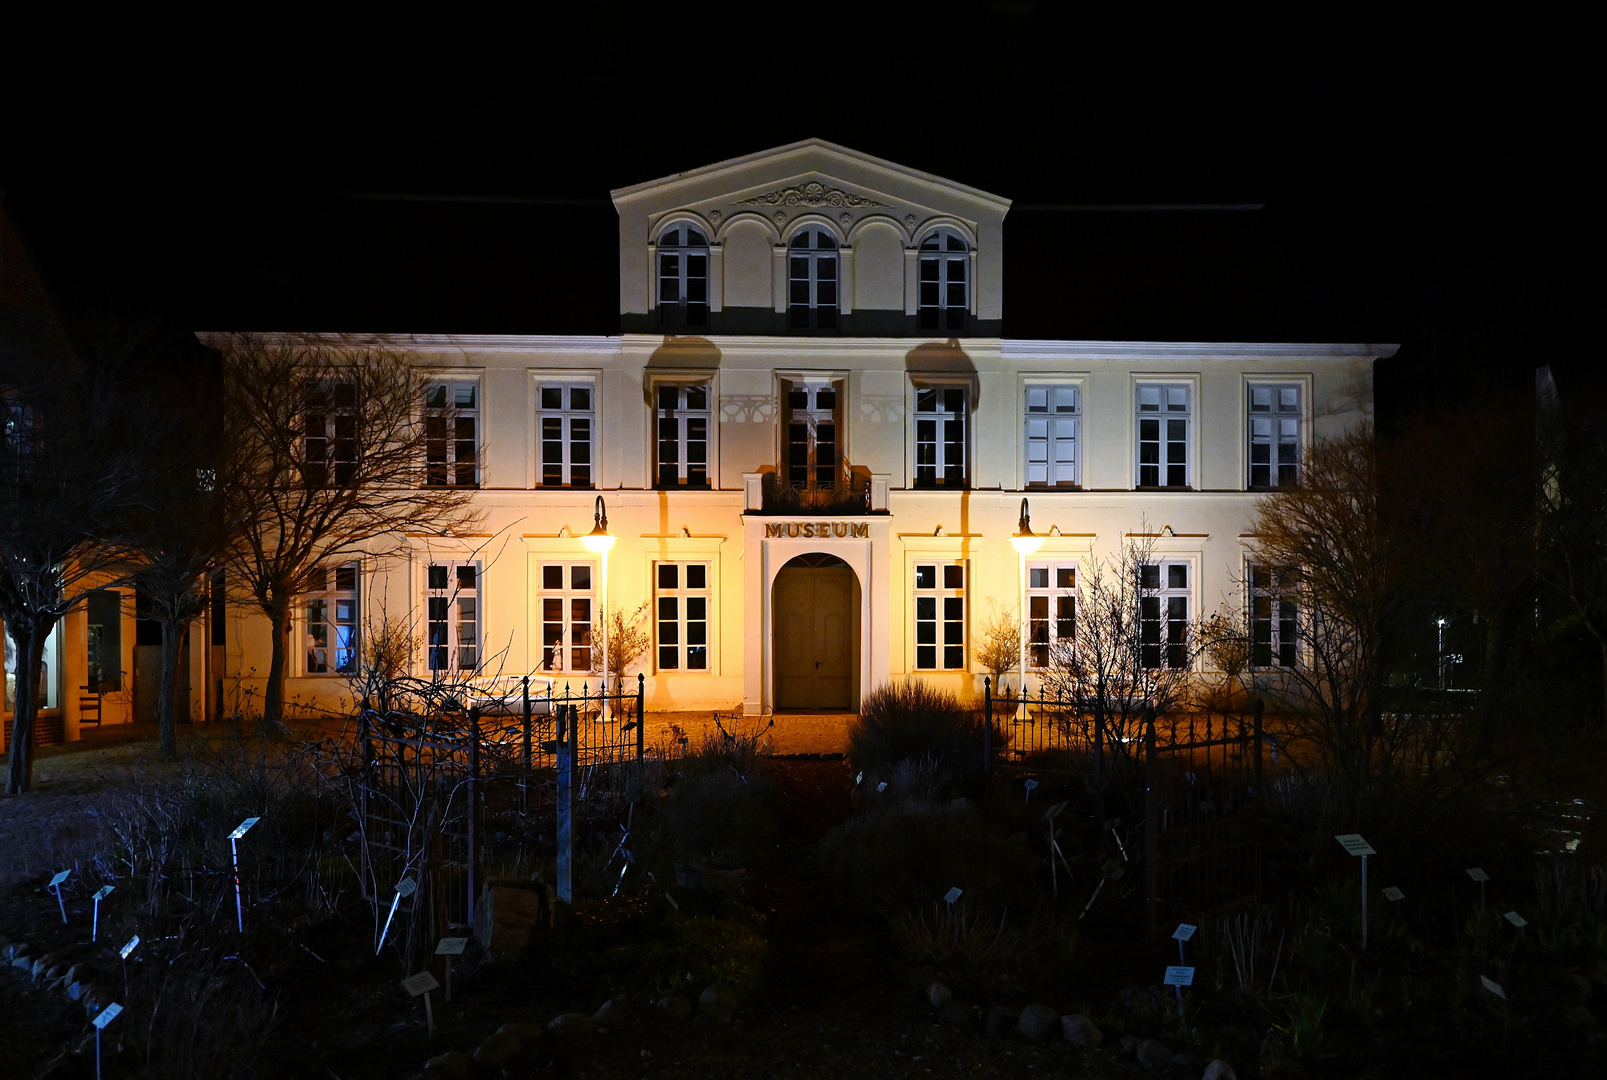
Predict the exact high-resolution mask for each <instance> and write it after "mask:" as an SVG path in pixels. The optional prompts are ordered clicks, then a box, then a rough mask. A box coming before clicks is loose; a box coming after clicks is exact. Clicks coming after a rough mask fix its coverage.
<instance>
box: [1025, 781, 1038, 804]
mask: <svg viewBox="0 0 1607 1080" xmlns="http://www.w3.org/2000/svg"><path fill="white" fill-rule="evenodd" d="M1037 786H1038V781H1036V780H1034V779H1032V778H1031V777H1030V776H1029V777H1028V778H1027V799H1026V801H1027V802H1029V803H1030V802H1031V801H1032V789H1033V788H1035V787H1037Z"/></svg>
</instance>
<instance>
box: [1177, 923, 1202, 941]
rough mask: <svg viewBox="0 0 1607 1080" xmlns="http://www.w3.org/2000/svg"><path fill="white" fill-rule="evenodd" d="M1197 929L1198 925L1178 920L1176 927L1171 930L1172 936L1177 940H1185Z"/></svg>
mask: <svg viewBox="0 0 1607 1080" xmlns="http://www.w3.org/2000/svg"><path fill="white" fill-rule="evenodd" d="M1198 929H1199V927H1198V926H1191V925H1190V924H1188V923H1186V922H1180V923H1178V924H1177V929H1176V930H1173V931H1172V937H1173V938H1174V939H1175V940H1177V941H1187V940H1188V939H1189V938H1191V937H1193V936H1194V931H1196V930H1198Z"/></svg>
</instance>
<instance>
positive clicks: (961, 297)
mask: <svg viewBox="0 0 1607 1080" xmlns="http://www.w3.org/2000/svg"><path fill="white" fill-rule="evenodd" d="M919 250H920V287H919V295H918V301H919V303H918V312H919V326H920V328H921V329H922V330H964V329H965V328H966V326H967V325H968V324H969V319H970V314H971V290H970V280H971V246H970V245H969V244H967V243H966V242H965V237H963V236H961V235H960V234H959V233H958V232H957V231H956V230H954V229H951V228H949V227H948V226H946V225H945V226H941V227H939V228H936V229H933V230H932V231H931V232H929V233H927V234H926V235H925V236H924V237H922V238H921V244H920V249H919Z"/></svg>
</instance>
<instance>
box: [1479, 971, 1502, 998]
mask: <svg viewBox="0 0 1607 1080" xmlns="http://www.w3.org/2000/svg"><path fill="white" fill-rule="evenodd" d="M1479 981H1480V982H1481V983H1483V984H1484V988H1485V989H1486V990H1488V991H1490V993H1492V994H1494V995H1495V996H1496V997H1498V998H1500V999H1501V1000H1502V1001H1505V1000H1506V999H1507V992H1506V991H1505V990H1503V989H1501V984H1500V983H1498V982H1496V981H1495V980H1494V979H1492V978H1490V976H1488V975H1480V976H1479Z"/></svg>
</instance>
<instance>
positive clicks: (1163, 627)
mask: <svg viewBox="0 0 1607 1080" xmlns="http://www.w3.org/2000/svg"><path fill="white" fill-rule="evenodd" d="M1189 596H1190V591H1189V564H1188V563H1186V562H1152V563H1141V564H1140V565H1139V567H1138V642H1139V662H1140V663H1141V664H1143V665H1144V666H1145V667H1147V668H1159V667H1169V668H1185V667H1188V666H1189Z"/></svg>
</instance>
